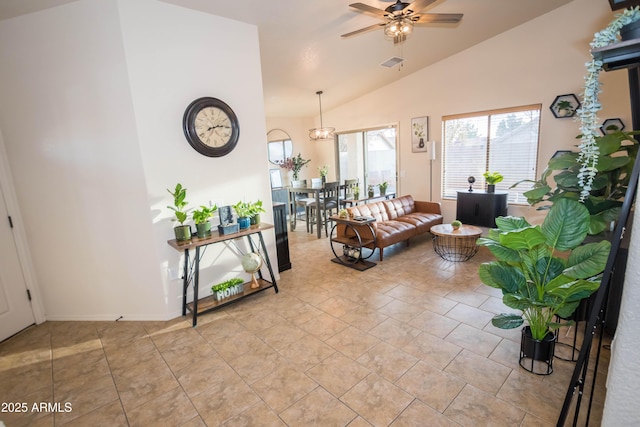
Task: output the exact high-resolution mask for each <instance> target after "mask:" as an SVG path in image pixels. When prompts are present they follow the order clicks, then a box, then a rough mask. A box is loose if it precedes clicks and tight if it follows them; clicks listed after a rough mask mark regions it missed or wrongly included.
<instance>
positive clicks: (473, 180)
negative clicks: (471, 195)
mask: <svg viewBox="0 0 640 427" xmlns="http://www.w3.org/2000/svg"><path fill="white" fill-rule="evenodd" d="M467 182H468V183H469V191H473V183H474V182H476V179H475V177H473V176H470V177H469V178H467Z"/></svg>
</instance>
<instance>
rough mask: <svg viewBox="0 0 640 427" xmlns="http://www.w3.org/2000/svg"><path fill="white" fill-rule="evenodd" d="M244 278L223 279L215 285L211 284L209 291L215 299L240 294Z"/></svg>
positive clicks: (242, 289)
mask: <svg viewBox="0 0 640 427" xmlns="http://www.w3.org/2000/svg"><path fill="white" fill-rule="evenodd" d="M243 283H244V280H242V279H240V278H239V277H236V278H234V279H229V280H225V281H224V282H221V283H218V284H217V285H213V286H211V292H213V296H214V298H215V299H216V300H218V301H220V300H223V299H225V298H229V297H230V296H233V295H237V294H241V293H242V292H243V291H244V286H243Z"/></svg>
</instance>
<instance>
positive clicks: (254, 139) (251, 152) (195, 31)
mask: <svg viewBox="0 0 640 427" xmlns="http://www.w3.org/2000/svg"><path fill="white" fill-rule="evenodd" d="M222 39H223V40H225V41H226V43H223V44H220V43H217V44H216V50H215V51H216V52H217V56H214V55H212V48H211V46H212V40H214V41H215V40H222ZM229 43H230V44H231V47H230V48H228V49H221V48H220V47H221V46H224V45H228V44H229ZM0 63H2V64H3V65H2V67H0V129H1V131H2V134H3V136H4V138H3V139H4V143H5V146H6V151H7V155H8V160H9V164H10V166H11V169H12V173H13V181H14V183H15V190H16V194H17V197H18V202H19V204H20V208H21V212H22V216H23V218H24V222H25V229H26V234H27V239H28V243H29V247H30V248H31V253H32V255H33V265H34V270H35V274H36V276H37V280H38V282H39V284H40V288H41V289H42V293H43V301H44V307H45V311H46V316H47V318H48V319H50V320H55V319H115V318H116V317H118V316H120V315H122V316H124V318H125V319H166V318H170V317H174V316H177V315H178V314H179V313H180V289H181V282H180V281H179V280H172V281H170V280H168V278H167V274H166V267H167V266H174V267H176V266H177V265H178V263H179V259H180V254H179V253H178V252H176V251H173V250H172V249H170V248H169V246H168V245H167V243H166V241H167V240H169V239H171V238H172V237H173V232H172V224H171V223H170V222H169V220H168V218H169V216H170V213H169V211H168V210H167V209H166V208H165V206H166V205H168V204H170V203H171V197H170V195H169V194H168V193H167V192H166V190H165V189H166V188H172V187H173V186H175V183H176V182H178V181H180V182H182V183H183V184H184V185H185V186H187V187H188V188H189V190H190V192H189V200H190V201H191V206H194V205H199V204H203V203H206V202H208V200H211V199H213V200H224V201H225V202H227V203H235V202H236V201H237V200H240V199H242V198H246V199H247V200H253V199H257V198H261V199H263V200H265V202H267V205H266V209H267V213H266V214H265V220H266V221H270V220H271V218H272V214H271V212H270V211H271V203H270V197H269V191H268V187H269V184H268V174H267V171H266V170H263V169H260V170H252V169H251V167H250V165H251V164H264V161H265V160H264V159H266V143H265V133H266V129H265V125H264V108H263V103H262V84H261V73H260V64H259V48H258V37H257V30H256V28H255V27H253V26H250V25H247V24H241V23H237V22H232V21H228V20H224V19H220V18H217V17H214V16H211V15H207V14H202V13H197V12H194V11H191V10H186V9H182V8H179V7H175V6H170V5H167V4H164V3H161V2H157V1H155V0H136V1H135V2H131V1H118V0H82V1H78V2H74V3H70V4H67V5H64V6H60V7H57V8H52V9H47V10H44V11H41V12H37V13H33V14H29V15H25V16H21V17H17V18H14V19H10V20H6V21H2V22H0ZM221 64H222V65H221ZM200 96H216V97H219V98H221V99H223V100H224V101H226V102H227V103H228V104H229V105H231V106H232V107H233V108H234V109H235V111H236V113H237V114H238V117H239V120H240V126H241V131H240V141H239V143H238V147H237V148H236V150H234V152H232V153H231V154H229V155H228V156H226V157H224V158H221V159H210V158H205V157H204V156H200V155H199V154H197V153H196V152H195V151H194V150H193V149H192V148H191V147H190V146H189V145H188V144H187V142H186V140H185V138H184V136H183V135H182V130H181V120H182V114H183V112H184V109H185V108H186V106H187V105H188V103H189V102H191V101H192V100H193V99H195V98H197V97H200ZM256 100H257V101H258V102H256ZM232 165H233V166H232ZM238 165H246V168H241V167H240V168H239V167H238ZM268 242H269V245H270V247H271V249H272V250H273V243H272V242H273V239H272V237H271V236H269V237H268ZM210 252H212V253H214V252H215V250H213V251H210ZM272 259H275V253H274V254H272ZM222 261H223V262H222V268H219V269H211V268H209V269H205V272H204V274H203V275H202V278H203V282H202V283H203V285H202V288H203V289H205V290H206V288H207V282H210V281H213V280H216V279H217V278H218V277H222V276H224V275H226V274H230V273H228V271H229V270H231V269H238V268H239V262H238V260H237V258H236V257H235V256H224V257H223V259H222ZM242 274H244V273H242Z"/></svg>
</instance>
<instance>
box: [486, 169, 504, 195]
mask: <svg viewBox="0 0 640 427" xmlns="http://www.w3.org/2000/svg"><path fill="white" fill-rule="evenodd" d="M482 176H483V177H484V180H485V181H486V182H487V192H488V193H493V192H494V191H496V184H497V183H499V182H502V180H503V179H504V177H503V176H502V174H501V173H500V172H489V171H486V172H485V173H483V174H482Z"/></svg>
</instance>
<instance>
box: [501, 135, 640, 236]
mask: <svg viewBox="0 0 640 427" xmlns="http://www.w3.org/2000/svg"><path fill="white" fill-rule="evenodd" d="M637 133H638V132H622V131H613V132H612V133H609V134H607V135H604V136H596V137H594V141H595V142H594V143H595V146H596V147H597V149H598V153H599V155H598V162H597V165H596V166H595V172H594V176H593V181H592V184H591V186H590V187H589V189H588V191H587V192H586V193H585V194H584V199H583V201H584V205H585V207H586V208H587V209H588V210H589V214H590V223H589V234H592V235H595V234H599V233H601V232H602V231H605V230H606V229H607V228H608V227H609V224H610V223H611V221H616V220H617V219H618V217H619V216H620V208H621V207H622V202H623V201H624V196H625V193H626V191H627V186H628V185H629V179H630V178H631V170H632V169H633V164H634V162H635V159H636V157H637V155H638V142H637V141H636V140H635V139H634V138H633V135H636V134H637ZM582 169H583V165H582V162H581V161H580V158H579V153H572V152H568V153H564V154H561V155H559V156H556V157H554V158H552V159H551V160H549V163H548V165H547V168H546V169H545V170H544V171H543V172H542V175H541V176H540V179H538V180H537V181H528V180H525V181H520V182H517V183H516V184H514V185H513V187H515V186H517V185H519V184H521V183H523V182H530V183H531V182H532V183H533V188H532V189H531V190H529V191H525V192H524V193H523V194H524V196H525V197H526V198H527V202H528V203H529V204H530V205H532V206H533V205H538V206H539V207H538V210H543V209H549V207H550V206H551V204H552V203H554V202H556V201H557V200H560V199H563V198H567V199H572V200H577V199H578V198H580V194H581V192H582V187H581V186H580V180H579V174H580V172H581V170H582Z"/></svg>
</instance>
